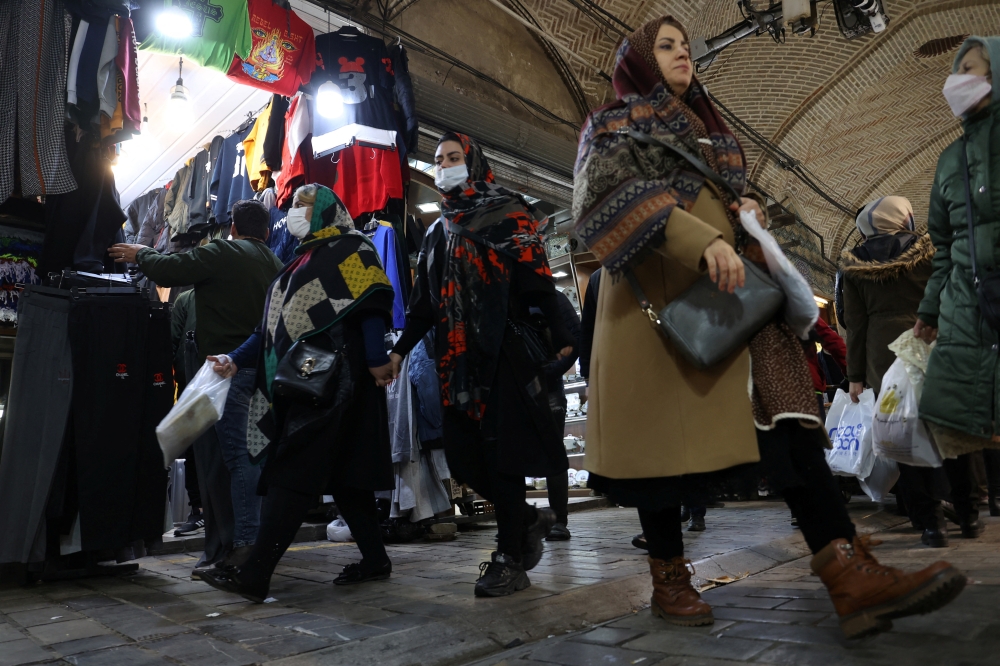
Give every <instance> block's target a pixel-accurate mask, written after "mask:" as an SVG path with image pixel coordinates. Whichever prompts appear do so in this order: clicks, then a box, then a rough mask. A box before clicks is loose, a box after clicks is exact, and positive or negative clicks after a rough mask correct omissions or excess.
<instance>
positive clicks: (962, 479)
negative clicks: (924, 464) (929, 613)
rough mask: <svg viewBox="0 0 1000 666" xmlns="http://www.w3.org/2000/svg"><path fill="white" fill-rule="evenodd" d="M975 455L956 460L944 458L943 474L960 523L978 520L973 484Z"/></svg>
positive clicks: (962, 456)
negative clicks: (949, 487) (946, 478)
mask: <svg viewBox="0 0 1000 666" xmlns="http://www.w3.org/2000/svg"><path fill="white" fill-rule="evenodd" d="M975 455H976V454H974V453H966V454H965V455H961V456H958V457H957V458H945V460H944V473H945V474H946V475H947V476H948V484H949V485H950V486H951V503H952V505H954V507H955V513H957V514H958V517H959V519H960V520H961V521H962V523H973V522H975V521H976V520H978V519H979V489H978V488H977V487H976V483H975V480H974V479H975V471H974V467H973V466H974V464H975Z"/></svg>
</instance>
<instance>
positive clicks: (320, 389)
mask: <svg viewBox="0 0 1000 666" xmlns="http://www.w3.org/2000/svg"><path fill="white" fill-rule="evenodd" d="M345 351H346V347H345V346H341V347H339V348H334V349H324V348H323V347H321V346H320V345H318V344H316V342H314V341H312V339H311V338H305V339H303V340H299V341H297V342H296V343H295V344H293V345H292V346H291V348H290V349H289V350H288V352H287V353H286V354H285V355H284V356H283V357H282V359H281V360H280V361H279V362H278V367H277V369H276V370H275V373H274V381H273V382H272V384H271V387H272V393H273V394H274V395H275V396H280V397H282V398H285V399H287V400H291V401H292V402H302V403H308V404H311V405H314V406H320V405H325V404H326V403H328V402H330V400H332V399H333V397H334V395H335V394H336V392H337V386H338V384H339V379H340V375H341V372H342V371H343V369H344V367H345V364H346V363H347V362H348V361H347V355H346V353H345Z"/></svg>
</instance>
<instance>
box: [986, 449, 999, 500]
mask: <svg viewBox="0 0 1000 666" xmlns="http://www.w3.org/2000/svg"><path fill="white" fill-rule="evenodd" d="M983 462H984V463H985V464H986V487H987V489H988V491H989V494H990V499H1000V449H983Z"/></svg>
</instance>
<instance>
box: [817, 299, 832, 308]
mask: <svg viewBox="0 0 1000 666" xmlns="http://www.w3.org/2000/svg"><path fill="white" fill-rule="evenodd" d="M813 298H814V299H816V305H818V306H820V307H821V308H825V307H826V306H827V305H829V304H830V301H828V300H826V299H825V298H823V297H821V296H813Z"/></svg>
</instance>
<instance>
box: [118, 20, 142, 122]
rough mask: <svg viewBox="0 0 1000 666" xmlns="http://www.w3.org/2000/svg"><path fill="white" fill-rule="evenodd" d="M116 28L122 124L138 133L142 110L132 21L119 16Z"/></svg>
mask: <svg viewBox="0 0 1000 666" xmlns="http://www.w3.org/2000/svg"><path fill="white" fill-rule="evenodd" d="M118 26H119V30H118V55H117V57H116V58H115V63H116V64H117V65H118V69H119V70H120V72H121V76H122V78H121V86H122V88H123V90H122V94H121V99H122V113H123V115H124V124H125V127H126V128H127V129H131V130H134V131H136V132H138V131H139V126H140V124H141V123H142V109H141V108H140V107H139V68H138V59H137V57H136V52H135V48H136V47H135V35H134V33H133V31H132V20H131V19H129V18H127V17H121V16H120V17H118Z"/></svg>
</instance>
